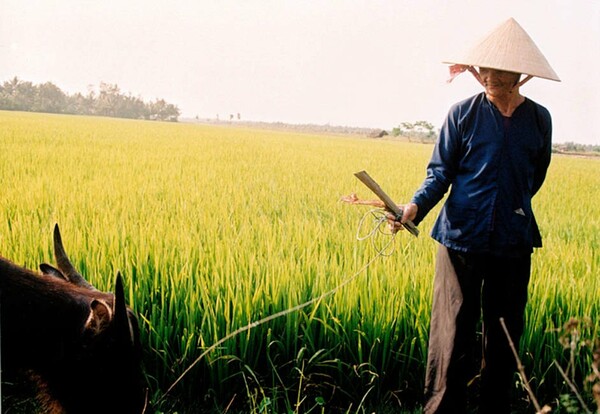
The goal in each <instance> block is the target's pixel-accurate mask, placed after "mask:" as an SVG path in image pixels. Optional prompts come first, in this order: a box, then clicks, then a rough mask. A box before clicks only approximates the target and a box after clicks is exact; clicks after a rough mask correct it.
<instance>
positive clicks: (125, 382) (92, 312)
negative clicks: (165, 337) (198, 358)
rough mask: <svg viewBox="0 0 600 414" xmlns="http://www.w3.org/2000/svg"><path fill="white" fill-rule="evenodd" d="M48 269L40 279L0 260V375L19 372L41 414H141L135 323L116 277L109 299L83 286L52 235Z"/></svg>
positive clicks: (43, 268) (142, 397)
mask: <svg viewBox="0 0 600 414" xmlns="http://www.w3.org/2000/svg"><path fill="white" fill-rule="evenodd" d="M54 253H55V257H56V264H57V265H56V267H53V266H51V265H48V264H42V265H40V270H41V271H42V273H41V275H40V274H36V273H34V272H32V271H29V270H27V269H24V268H22V267H20V266H17V265H15V264H14V263H11V262H9V261H8V260H5V259H1V258H0V306H1V318H2V319H1V324H2V325H1V328H2V332H1V340H2V343H1V345H2V370H3V373H4V372H5V371H6V372H9V373H11V372H26V373H27V374H28V376H29V377H30V378H32V379H34V380H35V382H36V383H37V385H38V390H39V392H38V399H39V400H40V403H41V405H42V407H43V409H44V410H45V411H46V412H48V413H67V414H72V413H76V414H77V413H123V414H125V413H136V414H138V413H142V412H143V411H144V401H145V395H144V386H143V381H142V379H143V375H142V368H141V345H140V336H139V326H138V321H137V318H136V316H135V314H134V313H133V311H132V310H131V309H130V308H128V307H127V305H126V301H125V293H124V289H123V281H122V278H121V275H120V274H119V273H118V274H117V277H116V284H115V293H114V294H113V293H105V292H101V291H99V290H97V289H96V288H94V287H93V286H92V285H90V284H89V283H88V282H87V281H86V280H85V279H84V278H83V277H82V276H81V274H80V273H79V272H78V271H77V270H76V269H75V267H74V266H73V265H72V263H71V261H70V260H69V258H68V256H67V254H66V253H65V250H64V248H63V244H62V239H61V236H60V231H59V229H58V225H57V226H56V227H55V229H54Z"/></svg>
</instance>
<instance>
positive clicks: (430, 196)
mask: <svg viewBox="0 0 600 414" xmlns="http://www.w3.org/2000/svg"><path fill="white" fill-rule="evenodd" d="M457 119H458V109H457V108H456V107H454V108H452V109H451V110H450V112H449V114H448V116H447V118H446V121H445V122H444V125H443V126H442V129H441V131H440V136H439V138H438V140H437V142H436V144H435V147H434V149H433V154H432V156H431V160H430V161H429V164H428V165H427V176H426V178H425V180H424V181H423V184H422V185H421V187H420V188H419V189H418V190H417V191H416V192H415V194H414V196H413V198H412V200H411V202H413V203H415V204H416V205H417V206H419V209H418V212H417V217H416V218H415V220H414V223H415V224H419V223H420V222H421V221H422V220H423V219H424V218H425V216H426V215H427V214H428V213H429V211H431V209H432V208H433V207H434V206H435V205H436V204H437V203H438V202H439V201H440V200H441V199H442V197H444V194H446V192H447V191H448V188H449V187H450V184H451V183H452V180H453V179H454V177H455V176H456V171H457V168H458V163H459V155H458V154H459V152H460V142H461V140H460V128H459V125H458V122H457Z"/></svg>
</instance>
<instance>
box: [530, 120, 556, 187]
mask: <svg viewBox="0 0 600 414" xmlns="http://www.w3.org/2000/svg"><path fill="white" fill-rule="evenodd" d="M545 115H546V117H545V119H544V120H545V128H544V129H545V131H544V146H543V148H542V150H541V152H540V157H539V158H538V160H537V162H536V166H535V173H534V177H533V188H532V193H531V196H532V197H533V196H534V195H535V194H536V193H537V192H538V190H539V189H540V188H541V187H542V184H543V183H544V180H545V179H546V172H547V171H548V166H549V165H550V158H551V156H552V118H551V117H550V113H549V112H546V113H545Z"/></svg>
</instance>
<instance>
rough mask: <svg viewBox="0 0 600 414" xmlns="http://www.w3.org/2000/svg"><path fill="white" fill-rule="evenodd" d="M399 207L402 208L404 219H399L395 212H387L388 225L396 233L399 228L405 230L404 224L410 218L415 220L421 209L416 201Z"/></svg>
mask: <svg viewBox="0 0 600 414" xmlns="http://www.w3.org/2000/svg"><path fill="white" fill-rule="evenodd" d="M398 207H400V208H401V209H402V220H400V221H397V220H396V216H395V215H394V213H389V212H388V213H387V214H386V217H387V220H388V227H389V229H390V231H391V232H392V233H396V232H397V231H398V230H403V229H404V226H403V225H402V224H404V223H406V222H407V221H409V220H410V221H412V220H414V219H415V218H416V217H417V212H418V211H419V206H417V205H416V204H415V203H408V204H404V205H403V206H402V205H400V206H398Z"/></svg>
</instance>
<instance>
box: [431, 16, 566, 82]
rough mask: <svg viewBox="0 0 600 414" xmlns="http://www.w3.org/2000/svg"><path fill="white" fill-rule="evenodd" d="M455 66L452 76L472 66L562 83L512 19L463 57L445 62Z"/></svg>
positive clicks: (452, 68) (531, 41)
mask: <svg viewBox="0 0 600 414" xmlns="http://www.w3.org/2000/svg"><path fill="white" fill-rule="evenodd" d="M443 63H448V64H452V65H453V66H452V67H451V69H450V72H451V74H452V75H453V77H454V76H456V75H457V74H459V73H462V72H464V71H465V70H466V69H469V70H470V71H471V72H473V67H474V66H477V67H483V68H491V69H498V70H503V71H507V72H515V73H521V74H525V75H528V78H530V77H532V76H536V77H538V78H543V79H549V80H553V81H558V82H560V79H559V77H558V75H557V74H556V72H554V70H553V69H552V67H551V66H550V64H549V63H548V61H547V60H546V58H545V57H544V55H543V54H542V52H540V50H539V49H538V47H537V46H536V44H535V42H534V41H533V40H532V39H531V37H529V35H528V34H527V32H526V31H525V30H524V29H523V28H522V27H521V26H520V25H519V23H517V21H516V20H515V19H513V18H512V17H511V18H510V19H508V20H507V21H505V22H504V23H502V24H501V25H500V26H498V27H496V28H495V29H494V30H493V31H491V32H490V33H489V34H488V35H487V36H485V37H484V38H483V39H482V40H481V41H479V42H478V43H477V44H476V45H475V46H474V47H473V48H472V49H470V50H469V51H468V52H466V53H464V54H463V55H462V56H460V55H459V56H458V57H456V58H451V59H448V60H445V61H444V62H443Z"/></svg>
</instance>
